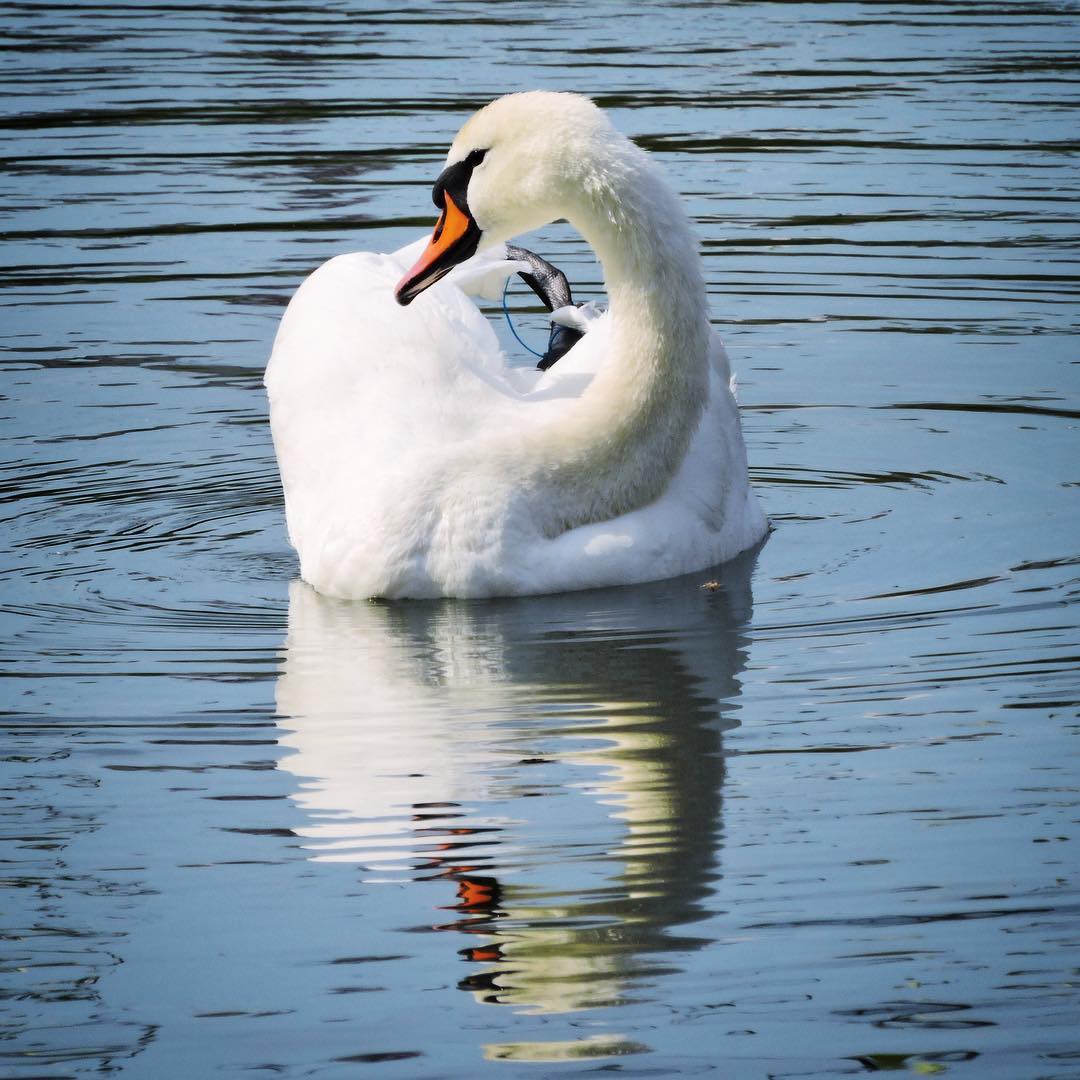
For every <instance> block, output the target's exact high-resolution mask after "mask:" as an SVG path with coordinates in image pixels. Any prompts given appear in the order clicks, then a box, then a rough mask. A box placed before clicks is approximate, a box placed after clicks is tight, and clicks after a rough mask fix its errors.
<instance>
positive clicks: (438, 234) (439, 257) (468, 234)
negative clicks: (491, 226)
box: [394, 191, 480, 306]
mask: <svg viewBox="0 0 1080 1080" xmlns="http://www.w3.org/2000/svg"><path fill="white" fill-rule="evenodd" d="M443 199H444V202H443V211H442V214H440V215H439V220H438V222H437V223H436V225H435V231H434V232H433V233H432V234H431V240H430V241H429V242H428V246H427V247H426V248H425V249H424V254H423V255H421V256H420V258H419V259H418V260H417V262H416V265H415V266H414V267H413V268H412V269H411V270H410V271H409V272H408V273H407V274H406V275H405V276H404V277H403V278H402V279H401V280H400V281H399V282H398V283H397V288H396V289H395V290H394V296H395V298H396V299H397V302H398V303H399V304H401V305H402V306H404V305H405V304H411V303H412V302H413V300H415V299H416V298H417V297H418V296H419V295H420V294H421V293H422V292H423V291H424V290H425V289H426V288H428V287H429V286H431V285H434V284H435V282H436V281H438V280H439V279H440V278H441V277H444V276H445V275H446V274H448V273H449V272H450V271H451V270H452V269H453V268H454V267H455V266H457V264H458V263H460V262H464V261H465V260H466V259H468V258H470V257H471V256H472V255H473V254H475V252H476V248H477V245H478V244H479V242H480V227H479V226H478V225H477V224H476V222H475V221H473V219H472V216H471V215H470V214H469V213H468V212H467V211H463V210H460V209H459V208H458V205H457V203H455V202H454V200H453V197H452V196H451V194H450V192H449V191H445V192H443Z"/></svg>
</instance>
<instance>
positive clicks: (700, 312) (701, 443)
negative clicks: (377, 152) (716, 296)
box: [266, 92, 766, 598]
mask: <svg viewBox="0 0 1080 1080" xmlns="http://www.w3.org/2000/svg"><path fill="white" fill-rule="evenodd" d="M477 149H483V150H486V151H487V154H486V156H485V157H484V159H483V163H482V164H480V165H479V166H478V167H476V168H475V169H474V170H473V171H472V172H471V176H470V179H469V181H468V189H467V198H468V212H469V214H470V215H471V217H472V219H474V220H475V223H476V225H477V226H479V228H480V230H481V236H482V239H481V241H480V251H479V253H478V254H476V255H475V256H473V257H472V258H471V259H469V260H468V261H467V262H464V263H463V264H462V265H461V266H459V267H457V268H456V269H454V270H453V271H451V272H450V274H449V275H448V276H447V277H445V278H443V280H441V281H439V282H438V283H437V284H434V285H432V286H431V287H430V288H428V289H427V290H426V292H424V293H423V294H422V295H420V296H418V298H417V299H416V300H415V302H414V303H413V304H412V305H411V306H409V307H401V306H399V304H398V303H397V302H396V301H395V298H394V288H395V284H397V282H398V279H399V278H401V276H402V274H403V273H404V272H405V271H406V270H407V269H408V266H409V265H410V263H411V262H412V261H413V260H414V258H415V257H416V255H417V254H418V251H417V249H418V247H419V246H420V245H419V244H417V245H413V246H410V247H409V248H406V249H403V250H402V251H400V252H397V253H395V254H392V255H375V254H368V253H358V254H351V255H344V256H339V257H338V258H335V259H332V260H331V261H330V262H328V263H326V264H325V265H324V266H322V267H320V268H319V269H318V270H316V271H315V272H314V273H313V274H312V275H311V277H309V278H308V279H307V281H305V282H304V283H303V285H302V286H301V287H300V289H299V290H298V292H297V293H296V295H295V296H294V298H293V300H292V301H291V303H290V304H289V307H288V309H287V310H286V312H285V315H284V316H283V318H282V323H281V327H280V329H279V331H278V336H277V340H276V342H275V345H274V351H273V355H272V357H271V360H270V364H269V366H268V368H267V375H266V385H267V389H268V392H269V396H270V407H271V425H272V429H273V435H274V443H275V448H276V450H277V455H278V460H279V464H280V467H281V474H282V481H283V485H284V489H285V499H286V510H287V516H288V522H289V534H290V538H291V540H292V542H293V544H294V545H295V547H296V549H297V551H298V553H299V555H300V567H301V574H302V576H303V577H304V579H305V580H306V581H308V582H310V583H311V584H312V585H313V586H315V588H317V589H318V590H320V591H321V592H324V593H327V594H329V595H333V596H339V597H356V598H359V597H368V596H386V597H403V596H417V597H418V596H437V595H450V596H493V595H516V594H523V593H541V592H559V591H566V590H573V589H582V588H589V587H593V586H600V585H612V584H624V583H631V582H640V581H649V580H657V579H660V578H664V577H671V576H675V575H677V574H683V573H688V572H691V571H695V570H700V569H703V568H704V567H707V566H711V565H714V564H716V563H719V562H722V561H725V560H726V559H729V558H731V557H732V556H734V555H736V554H737V553H738V552H740V551H742V550H744V549H745V548H747V547H749V546H751V545H752V544H754V543H755V542H756V541H757V540H759V539H760V538H761V536H762V535H763V534H764V532H765V529H766V523H765V519H764V516H763V515H762V513H761V510H760V508H759V507H758V504H757V500H756V498H755V496H754V494H753V492H752V490H751V489H750V487H749V483H748V479H747V470H746V454H745V449H744V446H743V439H742V432H741V429H740V425H739V417H738V409H737V406H736V404H735V400H734V397H733V395H732V393H731V390H730V385H729V382H730V375H729V371H728V364H727V358H726V356H725V355H724V351H723V347H722V346H721V345H720V342H719V339H718V337H716V335H715V334H713V333H711V331H710V328H709V326H708V319H707V310H706V301H705V289H704V282H703V279H702V274H701V269H700V261H699V257H698V254H697V250H696V242H695V240H694V238H693V236H692V235H691V233H690V230H689V227H688V224H687V222H686V218H685V214H684V213H683V211H682V208H681V206H680V205H679V202H678V199H677V198H676V197H675V195H674V193H673V192H672V191H671V189H670V187H669V186H668V184H667V182H666V181H665V179H664V177H663V176H662V174H661V172H660V170H659V169H658V167H657V166H656V165H655V163H653V162H652V161H651V160H650V159H649V158H648V156H647V155H646V154H645V153H644V152H643V151H641V150H639V149H638V148H637V147H635V146H634V144H633V143H631V142H630V140H628V139H626V138H625V137H624V136H622V135H621V134H619V133H618V132H617V131H615V129H614V128H613V127H612V126H611V125H610V123H609V122H608V120H607V118H606V117H605V116H604V114H603V113H602V112H600V110H599V109H597V108H596V107H595V106H594V105H593V104H592V103H591V102H589V101H588V100H587V99H584V98H580V97H578V96H576V95H570V94H552V93H544V92H532V93H526V94H515V95H511V96H509V97H506V98H500V99H499V100H498V101H496V102H493V103H492V104H491V105H489V106H487V107H486V108H485V109H483V110H481V111H480V112H479V113H477V114H476V115H475V116H474V117H473V118H472V119H471V120H470V121H469V122H468V123H467V124H466V125H465V127H464V128H463V129H462V131H461V133H460V134H459V135H458V137H457V139H456V140H455V142H454V145H453V147H452V148H451V150H450V154H449V156H448V162H449V163H451V164H454V163H457V162H462V161H464V160H465V159H466V158H467V157H468V155H469V154H470V152H472V151H474V150H477ZM557 217H566V218H568V219H569V220H570V221H571V222H572V223H573V224H574V225H575V226H576V227H577V228H578V229H579V231H580V232H581V233H582V234H583V236H584V237H585V239H586V240H587V241H589V243H590V244H591V245H592V247H593V248H594V250H595V251H596V252H597V254H598V256H599V257H600V260H601V262H602V264H603V268H604V274H605V281H606V285H607V289H608V293H609V296H610V299H611V306H610V309H609V311H608V312H607V313H606V314H605V315H604V316H602V317H601V318H600V319H598V320H596V321H595V322H594V323H592V324H591V325H590V329H589V332H588V333H587V334H586V335H585V337H584V338H583V339H582V340H581V341H580V342H579V343H578V344H577V345H575V346H574V348H573V349H572V350H571V351H570V352H569V353H568V354H567V355H566V356H564V357H563V358H562V359H561V360H560V361H559V362H558V364H556V365H555V367H553V368H551V369H550V370H549V371H548V372H546V373H540V372H532V371H524V370H522V369H515V368H511V367H509V366H508V364H507V361H506V358H505V356H504V355H503V354H502V352H501V350H500V347H499V345H498V341H497V339H496V337H495V334H494V332H493V330H492V328H491V326H490V325H489V324H488V322H487V320H486V319H485V317H484V316H483V315H482V314H481V312H480V311H479V309H478V308H477V307H476V305H475V303H474V302H473V300H472V299H471V295H470V294H472V295H475V294H477V293H478V292H481V293H488V294H489V295H490V294H491V290H492V288H493V287H494V288H495V289H496V290H497V289H498V288H499V287H501V285H502V280H503V279H504V278H505V276H506V275H507V274H509V273H512V272H514V270H515V264H513V263H510V262H507V261H506V260H505V257H504V255H505V252H504V249H503V247H502V245H503V243H504V242H505V241H506V240H509V239H510V238H512V237H513V236H515V235H517V234H519V233H521V232H524V231H527V230H528V229H531V228H535V227H537V226H538V225H541V224H543V223H545V222H547V221H550V220H553V219H555V218H557ZM429 250H430V249H429Z"/></svg>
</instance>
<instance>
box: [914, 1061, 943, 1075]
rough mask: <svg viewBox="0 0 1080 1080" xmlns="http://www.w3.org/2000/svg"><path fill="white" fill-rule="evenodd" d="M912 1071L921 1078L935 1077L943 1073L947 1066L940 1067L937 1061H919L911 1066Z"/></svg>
mask: <svg viewBox="0 0 1080 1080" xmlns="http://www.w3.org/2000/svg"><path fill="white" fill-rule="evenodd" d="M911 1069H912V1072H917V1073H918V1074H919V1075H920V1076H933V1075H935V1074H936V1073H943V1072H944V1071H945V1066H944V1065H939V1064H938V1063H937V1062H936V1061H918V1062H916V1063H915V1064H914V1065H912V1066H911Z"/></svg>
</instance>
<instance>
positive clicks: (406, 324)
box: [266, 248, 520, 546]
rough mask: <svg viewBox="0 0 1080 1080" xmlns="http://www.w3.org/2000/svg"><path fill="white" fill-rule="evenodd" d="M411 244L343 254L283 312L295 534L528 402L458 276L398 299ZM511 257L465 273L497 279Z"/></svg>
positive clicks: (483, 283)
mask: <svg viewBox="0 0 1080 1080" xmlns="http://www.w3.org/2000/svg"><path fill="white" fill-rule="evenodd" d="M411 253H412V252H411V249H410V248H405V249H403V250H402V251H400V252H397V253H394V254H392V255H379V254H373V253H366V252H360V253H354V254H349V255H341V256H338V257H337V258H335V259H331V260H330V261H329V262H327V263H325V264H324V265H323V266H321V267H319V268H318V269H317V270H316V271H315V272H314V273H313V274H311V276H310V277H309V278H308V279H307V280H306V281H305V282H304V283H303V284H302V285H301V286H300V288H299V289H298V290H297V292H296V294H295V296H294V297H293V298H292V300H291V301H290V303H289V306H288V308H287V309H286V311H285V314H284V315H283V316H282V320H281V325H280V327H279V329H278V334H277V338H276V340H275V342H274V349H273V353H272V355H271V358H270V362H269V364H268V365H267V370H266V387H267V393H268V396H269V399H270V423H271V429H272V431H273V436H274V445H275V449H276V451H277V456H278V463H279V465H280V467H281V474H282V480H283V484H284V488H285V496H286V502H287V504H288V512H289V523H290V530H291V532H292V534H293V539H294V541H298V540H299V539H300V537H301V534H303V533H304V532H305V531H308V530H312V529H317V528H321V527H322V526H321V524H320V523H321V522H323V521H325V520H327V519H328V517H330V516H338V517H340V516H342V515H344V516H346V517H348V516H349V515H350V513H351V510H350V508H348V507H342V506H340V503H341V501H342V497H343V493H346V492H348V493H350V499H351V500H355V501H356V503H357V504H358V505H360V504H363V503H364V502H365V501H367V496H366V495H365V492H366V491H368V489H371V490H372V491H373V490H374V489H375V487H377V486H378V485H382V484H384V483H385V481H386V476H387V474H389V473H397V474H398V475H408V473H409V469H410V468H411V469H412V471H413V473H414V474H421V473H422V472H423V471H424V469H425V465H424V462H425V461H426V460H428V459H430V458H431V457H432V456H433V455H434V456H436V457H438V456H441V455H442V454H444V453H445V449H446V447H447V446H448V445H451V444H453V443H455V442H457V441H460V440H465V439H469V438H475V437H476V435H477V432H478V431H480V430H484V431H490V430H493V429H498V428H499V427H500V426H502V425H503V424H506V425H509V424H510V423H511V422H512V418H511V417H510V415H509V413H510V412H512V410H513V409H514V408H515V407H517V408H520V398H519V397H518V395H517V394H516V392H515V391H514V390H513V388H512V387H510V386H509V385H508V384H507V381H506V378H505V375H504V372H505V357H504V356H503V354H502V351H501V349H500V348H499V343H498V340H497V338H496V337H495V333H494V331H493V330H492V328H491V326H490V325H489V324H488V321H487V319H485V318H484V316H483V315H482V314H481V312H480V311H479V310H478V309H477V307H476V305H475V304H474V303H473V301H472V300H470V299H469V297H468V296H466V295H465V293H464V292H463V291H462V289H461V288H459V287H458V285H457V284H455V282H454V281H452V280H449V279H448V280H445V281H442V282H439V283H438V284H437V285H435V286H433V287H432V288H430V289H428V290H427V291H426V292H424V293H423V294H421V295H420V296H419V297H417V299H416V300H415V301H414V302H413V303H412V304H411V305H410V306H409V307H407V308H403V307H401V306H400V305H399V304H398V303H397V302H396V300H395V299H394V286H395V285H396V283H397V282H398V280H399V279H400V278H401V276H402V274H403V272H404V268H407V266H408V260H409V257H410V254H411ZM497 264H498V265H497ZM502 264H505V265H506V267H507V269H506V271H505V272H510V273H512V272H513V269H514V264H513V263H509V264H507V263H506V260H504V259H502V260H500V259H498V258H497V257H494V256H492V257H489V258H484V259H480V260H478V262H477V263H476V264H475V265H474V266H472V267H469V268H463V272H462V273H461V274H459V275H458V280H459V281H462V282H463V283H464V284H466V285H468V286H469V287H470V288H472V289H476V288H478V287H487V285H488V283H489V282H490V280H491V278H492V276H493V275H494V274H495V272H496V270H497V269H501V265H502ZM505 272H504V273H505ZM297 546H299V544H298V545H297Z"/></svg>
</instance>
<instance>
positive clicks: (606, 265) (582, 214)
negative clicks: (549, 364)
mask: <svg viewBox="0 0 1080 1080" xmlns="http://www.w3.org/2000/svg"><path fill="white" fill-rule="evenodd" d="M609 155H610V156H609V159H608V160H604V158H603V157H602V156H601V158H600V160H599V161H598V162H597V163H596V164H595V165H594V167H593V171H592V172H591V173H590V176H589V177H588V179H587V182H586V183H585V184H584V185H583V190H582V192H581V195H580V197H579V198H578V199H577V200H576V205H573V206H572V207H569V208H568V212H567V217H568V218H569V220H570V221H571V223H572V224H573V225H575V226H576V227H577V229H578V230H579V232H581V234H582V235H583V236H584V238H585V239H586V240H587V241H588V242H589V244H590V245H591V246H592V248H593V250H594V251H595V252H596V254H597V256H598V257H599V259H600V262H601V265H602V266H603V269H604V279H605V283H606V287H607V292H608V296H609V298H610V304H611V320H612V328H611V333H612V338H611V346H610V352H609V355H608V356H607V358H606V359H605V361H604V363H603V366H602V367H601V369H600V370H599V371H598V372H597V374H596V376H595V378H594V379H593V381H592V383H591V384H590V386H589V388H588V389H587V390H586V391H585V393H584V394H583V395H582V397H581V398H580V400H579V401H578V402H577V403H576V404H575V406H574V407H573V408H572V409H569V410H568V411H567V412H566V413H565V414H564V415H563V416H562V417H560V418H559V419H558V420H557V421H555V422H553V423H552V424H551V426H550V427H548V428H546V429H544V430H543V431H539V432H537V433H536V434H537V436H539V438H537V439H536V440H535V442H534V445H533V446H532V447H530V451H531V452H533V453H534V454H535V457H534V459H533V463H534V467H535V475H536V477H537V478H538V482H539V484H540V485H541V486H547V485H549V484H551V485H554V486H555V487H556V488H557V489H558V491H557V492H554V491H553V492H551V493H550V494H551V495H552V496H553V497H552V498H540V499H538V500H537V501H536V503H535V505H536V506H537V507H539V508H540V512H541V513H543V514H545V515H547V516H550V517H551V518H552V520H546V519H545V520H544V521H543V522H542V523H541V524H542V527H543V528H544V531H545V532H547V533H548V534H549V535H550V534H553V533H558V532H561V531H562V530H564V529H567V528H573V527H574V526H577V525H582V524H586V523H588V522H592V521H604V520H607V519H609V518H612V517H615V516H617V515H619V514H622V513H626V512H627V511H629V510H633V509H636V508H637V507H639V506H644V505H646V504H647V503H649V502H652V501H653V500H654V499H656V498H657V497H658V496H659V495H661V494H662V493H663V491H664V490H665V489H666V487H667V484H668V482H669V481H670V480H671V478H672V476H673V475H674V473H675V471H676V470H677V469H678V468H679V466H680V464H681V463H682V460H683V458H684V456H685V454H686V450H687V447H688V446H689V442H690V438H691V436H692V435H693V432H694V429H695V428H696V426H697V422H698V420H699V418H700V416H701V411H702V409H703V407H704V404H705V401H706V398H707V394H708V345H709V323H708V311H707V304H706V295H705V283H704V279H703V277H702V273H701V264H700V258H699V255H698V252H697V243H696V240H695V238H694V236H693V234H692V233H691V231H690V227H689V223H688V222H687V219H686V215H685V213H684V211H683V209H682V206H681V205H680V203H679V200H678V198H677V196H676V195H675V193H674V192H673V191H672V190H671V188H670V187H669V185H668V183H667V181H666V180H665V178H664V177H663V175H662V174H661V172H660V170H659V168H658V167H657V166H656V165H655V164H654V163H653V162H652V161H651V160H650V159H649V158H648V156H647V155H646V154H645V153H644V152H643V151H641V150H639V149H638V148H637V147H635V146H634V145H633V144H632V143H630V142H629V141H628V140H621V139H620V142H619V144H618V145H616V146H615V147H613V148H611V149H610V151H609ZM530 441H531V440H530Z"/></svg>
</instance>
